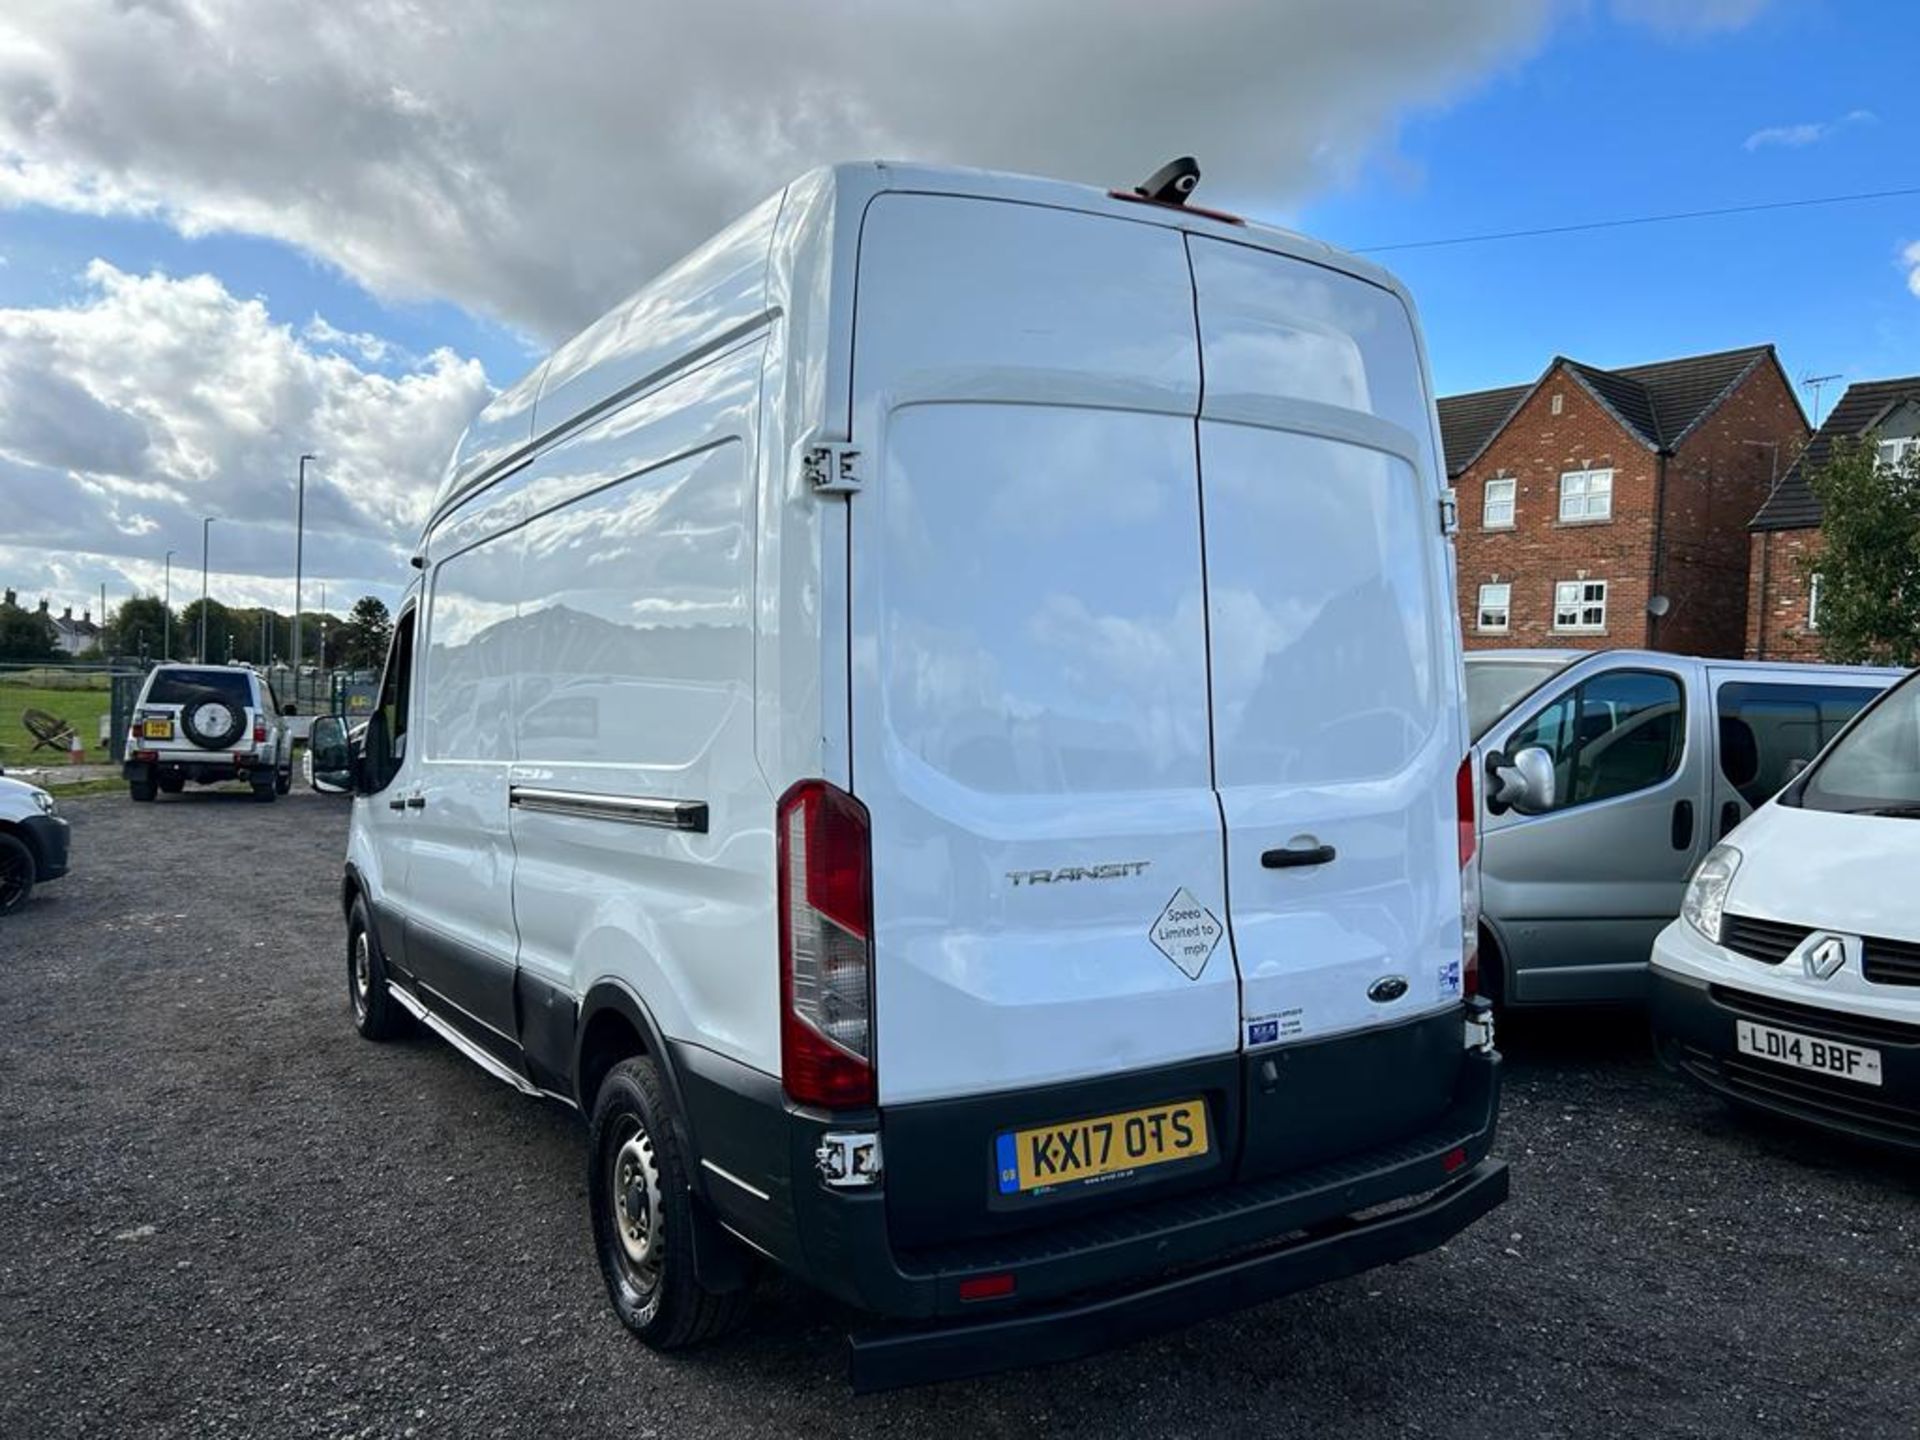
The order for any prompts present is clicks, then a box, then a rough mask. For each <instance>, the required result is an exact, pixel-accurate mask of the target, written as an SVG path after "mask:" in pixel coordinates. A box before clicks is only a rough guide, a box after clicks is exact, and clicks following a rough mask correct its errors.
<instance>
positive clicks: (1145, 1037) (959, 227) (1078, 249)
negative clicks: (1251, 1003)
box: [850, 194, 1239, 1165]
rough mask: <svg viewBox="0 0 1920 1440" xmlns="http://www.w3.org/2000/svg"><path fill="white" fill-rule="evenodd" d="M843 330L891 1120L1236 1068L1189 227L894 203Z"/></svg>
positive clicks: (881, 217) (858, 744)
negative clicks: (1189, 915) (1159, 927)
mask: <svg viewBox="0 0 1920 1440" xmlns="http://www.w3.org/2000/svg"><path fill="white" fill-rule="evenodd" d="M858 315H859V318H858V322H857V332H856V334H857V340H856V347H855V352H854V395H855V401H854V404H855V409H854V425H853V435H854V438H855V440H856V441H857V442H858V443H859V444H860V446H861V447H862V454H863V455H866V456H870V457H872V460H873V463H872V469H871V472H870V475H871V478H870V480H869V481H868V483H867V485H866V486H865V488H863V490H862V491H861V493H860V494H859V495H857V496H856V497H855V498H854V500H853V502H852V505H851V510H850V513H851V516H852V525H853V554H852V573H853V589H852V616H853V627H852V628H853V651H852V656H853V707H852V708H853V782H854V791H855V793H856V794H857V795H858V796H859V797H860V799H861V800H862V801H863V802H864V803H865V804H866V806H867V807H868V810H869V812H870V814H871V816H872V825H873V852H874V855H875V871H874V927H875V947H876V966H877V977H876V989H877V1003H878V1027H877V1032H876V1033H877V1063H878V1072H879V1085H880V1095H881V1099H882V1102H883V1103H886V1104H898V1103H902V1102H908V1101H914V1100H921V1099H934V1098H952V1097H957V1096H964V1095H977V1094H985V1093H989V1092H993V1091H1004V1090H1012V1089H1017V1088H1019V1087H1027V1086H1035V1085H1041V1084H1047V1083H1052V1082H1060V1081H1071V1080H1078V1079H1083V1078H1086V1077H1092V1076H1100V1075H1109V1074H1112V1073H1114V1072H1117V1071H1132V1070H1144V1069H1148V1068H1151V1067H1155V1066H1165V1065H1169V1064H1172V1063H1174V1062H1178V1061H1186V1060H1192V1059H1196V1058H1199V1057H1205V1056H1215V1055H1221V1054H1226V1053H1230V1052H1231V1051H1232V1050H1233V1049H1234V1046H1235V1041H1236V1033H1237V1017H1238V1003H1239V997H1238V985H1237V982H1236V980H1235V976H1234V971H1233V963H1232V956H1231V954H1230V953H1229V951H1228V948H1227V947H1226V945H1225V944H1224V943H1220V931H1219V925H1218V918H1217V917H1219V916H1221V915H1222V914H1223V913H1224V901H1225V897H1224V893H1223V887H1222V883H1221V849H1220V819H1219V813H1218V808H1217V806H1216V805H1215V803H1214V798H1213V794H1212V790H1211V784H1210V776H1209V767H1208V754H1207V734H1208V715H1207V678H1206V638H1205V616H1204V596H1203V588H1202V579H1201V568H1200V534H1199V509H1198V493H1197V485H1196V480H1195V468H1194V433H1193V427H1194V415H1195V411H1196V409H1197V405H1198V399H1199V394H1198V379H1199V374H1198V369H1199V367H1198V357H1197V354H1196V341H1195V334H1194V325H1193V304H1192V289H1191V286H1190V283H1189V281H1188V277H1187V266H1186V257H1185V254H1184V253H1183V247H1182V244H1181V239H1180V236H1179V234H1178V233H1177V232H1173V231H1169V230H1166V229H1163V228H1160V227H1155V226H1147V225H1133V224H1128V223H1125V222H1119V221H1115V220H1112V219H1107V218H1096V217H1089V216H1085V215H1078V214H1073V213H1069V212H1063V211H1056V210H1050V209H1045V208H1041V207H1037V206H1025V205H1010V204H1004V203H998V202H993V201H976V200H964V199H955V198H948V197H932V196H919V195H897V194H889V195H884V196H882V197H880V198H879V199H877V200H875V201H874V203H873V204H872V205H871V207H870V208H869V209H868V212H867V218H866V223H865V226H864V230H863V233H862V240H861V255H860V288H859V296H858ZM1176 897H1184V898H1183V899H1182V900H1181V902H1180V904H1181V906H1182V907H1185V908H1191V909H1192V910H1195V911H1199V912H1202V915H1201V916H1195V917H1193V921H1192V925H1193V927H1194V929H1195V933H1199V931H1201V930H1204V929H1206V927H1207V925H1208V924H1211V926H1212V931H1211V935H1210V943H1203V944H1202V945H1201V947H1200V949H1199V951H1198V953H1195V954H1193V955H1190V956H1184V957H1183V959H1184V960H1185V962H1186V966H1187V968H1184V969H1183V968H1182V965H1181V964H1179V963H1176V961H1175V960H1174V959H1172V958H1170V957H1169V956H1168V955H1167V954H1165V953H1163V952H1162V950H1161V949H1159V948H1156V946H1155V944H1154V941H1153V938H1152V935H1153V932H1154V930H1155V927H1156V924H1157V923H1158V922H1160V921H1161V919H1162V916H1163V912H1166V911H1167V910H1168V909H1169V908H1170V907H1171V906H1172V904H1173V902H1174V900H1175V898H1176ZM1203 917H1212V918H1211V919H1210V920H1208V919H1205V918H1203ZM1183 923H1185V922H1183ZM1223 1143H1224V1144H1230V1143H1231V1137H1230V1136H1223ZM980 1163H982V1164H983V1165H984V1163H985V1161H984V1159H983V1160H982V1161H981V1162H980Z"/></svg>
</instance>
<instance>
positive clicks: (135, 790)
mask: <svg viewBox="0 0 1920 1440" xmlns="http://www.w3.org/2000/svg"><path fill="white" fill-rule="evenodd" d="M127 793H128V794H129V795H131V796H132V797H133V798H134V799H135V800H138V801H140V802H141V803H142V804H146V803H148V802H150V801H151V800H152V799H153V781H151V780H129V781H128V782H127Z"/></svg>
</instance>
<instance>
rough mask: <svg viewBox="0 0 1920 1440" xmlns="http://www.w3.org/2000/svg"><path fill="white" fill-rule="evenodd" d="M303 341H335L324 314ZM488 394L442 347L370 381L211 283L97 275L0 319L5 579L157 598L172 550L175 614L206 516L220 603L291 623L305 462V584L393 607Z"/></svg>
mask: <svg viewBox="0 0 1920 1440" xmlns="http://www.w3.org/2000/svg"><path fill="white" fill-rule="evenodd" d="M308 331H309V332H312V333H316V334H319V335H322V336H340V335H341V332H339V331H337V330H335V329H334V327H332V326H331V325H329V324H327V322H326V321H325V320H324V319H322V318H320V317H316V318H315V320H314V322H312V324H310V325H309V327H308ZM344 339H345V340H347V341H349V342H353V343H352V344H351V345H350V346H349V348H353V349H358V350H361V351H366V350H377V349H381V348H382V346H383V344H384V342H380V341H379V338H378V337H376V336H364V337H358V336H346V337H344ZM382 353H383V355H385V356H386V358H388V359H389V360H391V357H392V354H393V353H394V352H393V351H392V350H390V349H387V350H383V351H382ZM389 368H391V366H390V367H389ZM488 393H489V391H488V384H487V377H486V375H485V373H484V372H483V371H482V369H481V367H480V364H479V362H478V361H474V360H467V359H462V358H461V357H459V356H457V355H455V354H453V353H452V352H451V351H448V350H439V351H436V352H435V353H434V354H432V355H430V356H427V357H425V358H424V359H421V360H418V361H414V362H412V363H411V364H409V365H407V366H406V367H405V368H404V369H401V370H399V371H398V372H397V373H382V372H379V371H375V370H372V369H368V368H364V367H363V366H362V365H361V364H360V363H357V361H356V359H355V358H354V357H352V356H350V355H347V354H341V353H335V352H333V351H329V350H326V349H320V348H316V346H315V344H314V343H313V342H311V341H309V340H307V339H305V338H303V336H302V335H296V334H295V333H294V332H293V330H292V329H291V328H290V327H289V326H286V325H279V324H275V323H274V322H273V320H272V318H271V317H270V316H269V315H268V313H267V310H266V307H265V306H264V305H263V304H262V303H261V302H260V301H258V300H251V299H242V298H239V297H237V296H235V295H232V294H231V293H229V292H228V291H227V289H226V288H225V287H224V286H223V285H222V284H221V283H220V282H219V281H218V280H216V279H214V278H213V277H212V276H208V275H196V276H191V277H187V278H171V277H168V276H166V275H161V274H149V275H134V274H129V273H127V272H125V271H121V270H118V269H115V268H114V267H113V266H111V265H108V264H106V263H105V262H102V261H98V260H96V261H95V262H93V264H92V265H90V266H89V267H88V269H87V272H86V290H85V293H84V294H83V295H82V296H80V297H79V298H78V299H77V300H76V301H75V302H74V303H72V304H70V305H66V306H59V307H48V308H43V309H11V310H7V309H0V580H3V581H4V583H6V584H7V585H9V586H11V587H13V588H15V589H17V590H19V591H21V592H22V594H23V595H27V596H35V595H38V594H48V595H51V596H53V597H54V598H55V600H56V604H60V603H72V604H75V605H76V606H78V605H79V604H81V603H83V602H84V601H85V600H86V599H87V598H88V597H89V596H93V595H97V593H98V586H99V583H100V582H101V581H102V580H105V581H106V582H107V583H108V586H109V591H110V596H109V598H110V599H112V600H118V599H120V598H123V597H124V595H125V594H126V593H127V592H128V591H129V590H132V589H135V588H139V589H155V590H157V589H158V588H159V585H160V581H161V576H162V563H161V562H162V557H163V556H164V554H165V552H166V551H167V550H168V549H173V550H175V551H176V552H177V553H176V555H175V557H174V560H175V564H174V571H175V575H174V580H175V582H176V583H175V591H174V598H175V600H176V601H179V600H180V599H181V598H182V597H183V596H184V595H186V594H189V593H191V592H193V591H195V590H196V589H197V580H198V577H197V576H194V577H192V578H191V580H188V579H186V578H185V575H186V572H188V571H190V570H195V569H197V568H198V563H199V558H200V519H201V517H202V516H203V515H209V514H211V515H216V516H218V517H219V519H218V521H217V522H216V524H215V525H214V527H213V532H212V544H211V552H212V564H213V569H214V572H215V575H216V577H218V578H216V579H215V581H214V590H215V593H216V594H218V595H220V596H221V598H223V599H228V600H231V601H233V602H235V603H270V604H273V605H276V606H279V607H280V608H282V609H286V608H290V605H291V599H292V585H291V580H290V578H288V577H290V575H291V571H292V561H293V476H294V469H295V465H296V463H297V462H296V457H297V456H298V455H299V454H300V452H301V451H303V450H314V451H317V452H319V454H320V463H319V465H318V466H317V467H311V466H310V467H309V469H308V479H307V532H306V533H307V543H306V556H305V561H306V565H305V568H306V573H307V575H308V576H309V577H310V578H311V579H312V580H313V581H314V582H315V584H316V586H317V584H318V582H319V581H321V580H323V579H324V580H327V581H328V583H329V596H328V599H329V601H332V600H334V599H336V598H337V599H339V600H340V602H341V603H342V604H345V603H346V602H348V601H350V600H351V599H352V598H353V596H354V595H357V594H360V593H362V592H364V591H366V590H369V589H379V590H382V591H385V592H386V593H388V594H391V592H392V588H393V586H394V585H395V584H396V583H397V582H398V581H399V580H400V579H401V578H402V577H403V576H404V575H405V573H406V570H405V556H406V546H407V544H408V542H410V541H411V539H412V538H413V534H414V532H415V530H416V529H417V527H418V525H419V523H420V521H421V519H422V518H423V514H424V511H425V507H426V505H427V503H428V501H429V499H430V498H431V494H432V491H433V488H434V485H435V483H436V481H437V480H438V478H439V474H440V470H441V467H442V466H443V464H444V463H445V460H446V456H447V454H448V452H449V451H450V450H451V448H452V446H453V443H454V440H455V438H456V437H457V436H458V434H459V432H460V430H461V429H462V428H463V427H464V426H465V424H466V422H467V420H468V418H469V417H470V416H471V415H472V414H473V412H474V410H475V409H477V408H478V407H479V406H480V405H481V404H483V403H484V402H485V400H486V398H487V395H488ZM183 587H184V588H183ZM317 594H318V592H317V588H316V589H314V590H310V591H309V592H308V595H307V602H308V603H309V604H312V603H315V601H316V599H317ZM61 597H65V598H64V599H62V598H61Z"/></svg>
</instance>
